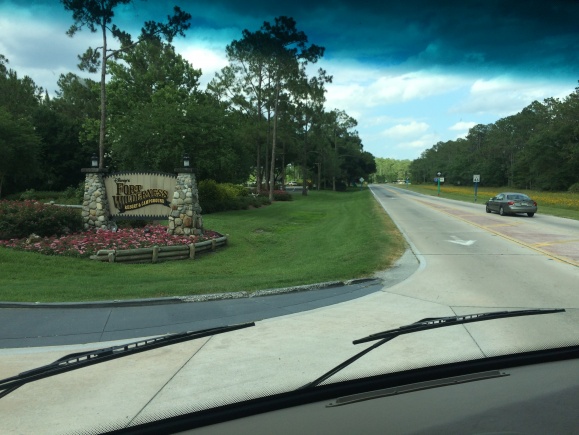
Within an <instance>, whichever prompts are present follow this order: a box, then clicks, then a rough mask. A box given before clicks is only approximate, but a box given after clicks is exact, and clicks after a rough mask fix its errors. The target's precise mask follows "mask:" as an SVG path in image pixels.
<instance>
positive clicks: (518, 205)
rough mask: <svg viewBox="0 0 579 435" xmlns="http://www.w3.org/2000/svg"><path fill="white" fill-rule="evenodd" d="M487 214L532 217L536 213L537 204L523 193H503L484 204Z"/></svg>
mask: <svg viewBox="0 0 579 435" xmlns="http://www.w3.org/2000/svg"><path fill="white" fill-rule="evenodd" d="M486 205H487V208H486V211H487V213H490V212H492V211H495V212H497V213H498V214H500V215H501V216H504V215H506V214H516V213H527V216H529V217H533V216H534V215H535V213H536V212H537V202H536V201H533V200H532V199H531V198H529V197H528V196H527V195H525V194H524V193H517V192H503V193H499V194H498V195H497V196H495V197H493V198H491V199H489V200H488V201H487V202H486Z"/></svg>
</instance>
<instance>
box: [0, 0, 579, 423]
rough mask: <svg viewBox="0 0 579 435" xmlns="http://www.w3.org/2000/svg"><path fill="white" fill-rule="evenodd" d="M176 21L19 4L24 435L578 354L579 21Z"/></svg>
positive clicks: (16, 269)
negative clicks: (456, 366)
mask: <svg viewBox="0 0 579 435" xmlns="http://www.w3.org/2000/svg"><path fill="white" fill-rule="evenodd" d="M97 3H98V4H97ZM174 3H175V4H173V3H166V2H160V1H151V0H149V1H134V2H128V1H112V0H107V1H102V2H89V1H72V0H62V1H61V2H53V1H44V0H35V1H32V2H26V3H25V2H2V3H0V23H1V25H0V41H2V42H1V43H0V133H1V134H0V415H2V419H1V420H2V423H1V425H2V431H5V432H6V433H10V434H20V433H42V432H46V431H48V432H50V433H77V432H83V431H84V432H91V431H93V432H95V433H99V432H106V431H107V430H112V429H120V428H126V427H134V426H137V425H140V424H144V423H147V422H150V421H154V420H159V419H164V418H168V417H171V416H177V415H182V414H185V413H191V412H194V413H201V411H205V410H211V409H217V408H220V407H223V406H224V405H228V404H235V403H240V402H244V401H249V400H251V399H263V398H268V397H271V396H272V395H275V394H281V393H283V394H286V393H291V392H295V391H304V390H316V389H321V388H325V387H328V386H331V385H337V384H340V383H345V382H350V381H352V380H359V379H369V378H372V377H375V376H381V375H384V374H396V373H406V372H408V373H411V372H412V370H418V369H424V368H431V367H441V366H446V365H448V364H452V363H460V362H465V361H486V360H489V359H492V358H495V357H498V356H506V355H514V354H525V353H528V352H534V351H537V352H538V351H541V350H545V349H559V348H565V347H568V346H575V345H578V344H579V312H578V311H577V307H578V306H579V293H578V292H577V277H578V272H579V269H578V267H579V236H578V235H579V178H578V177H579V175H578V174H579V155H578V154H577V151H576V150H577V148H578V147H579V144H578V143H577V138H576V134H575V133H574V132H575V124H576V120H577V117H578V116H579V111H578V109H577V108H578V107H579V105H578V104H577V101H578V98H579V91H578V90H577V88H576V85H577V78H578V77H577V67H576V66H577V60H578V59H577V53H576V50H575V47H577V44H578V43H579V33H578V32H577V31H576V23H577V18H578V17H579V6H576V5H574V4H570V3H569V2H563V1H557V0H556V1H551V2H545V3H544V4H543V3H537V4H531V5H529V4H528V2H522V1H515V2H509V4H508V5H507V4H503V2H483V3H484V4H480V5H470V4H466V3H465V2H458V1H450V2H446V3H445V4H437V5H435V4H434V3H431V2H428V1H421V0H416V1H411V2H403V3H401V4H393V3H391V2H377V1H376V2H349V1H340V2H334V3H332V2H327V3H325V2H322V3H315V4H314V3H311V2H310V3H304V2H299V1H298V2H293V3H292V4H291V5H289V4H287V5H286V4H283V3H276V2H270V3H268V4H265V3H263V2H252V1H249V2H243V3H237V2H234V1H225V0H217V1H214V2H191V1H189V2H179V1H176V2H174ZM467 3H468V2H467ZM509 201H510V202H509ZM513 201H514V203H513ZM537 310H538V311H537ZM513 312H524V313H526V315H516V316H514V315H509V316H503V315H502V314H501V313H513ZM530 313H531V314H530ZM493 314H494V315H493ZM535 314H546V315H535ZM479 316H481V317H479ZM474 318H477V319H485V320H484V321H479V320H477V321H464V320H465V319H474ZM441 319H445V320H441ZM421 321H423V323H421V324H420V325H423V324H429V325H433V324H437V325H440V324H442V323H447V325H449V324H452V327H444V328H439V327H436V328H433V329H432V328H426V329H423V330H422V329H421V330H420V332H419V333H416V334H407V333H405V332H404V333H402V331H408V329H409V328H410V329H412V328H416V327H417V322H421ZM413 325H414V326H413ZM249 326H251V327H249ZM392 331H395V335H400V336H398V337H397V338H396V339H395V340H390V339H386V338H385V337H386V336H388V337H390V336H389V335H388V334H386V335H384V333H385V332H387V333H392ZM376 334H377V335H376ZM374 339H376V340H385V341H384V342H383V343H382V341H378V342H375V341H374ZM378 343H379V344H378ZM151 345H152V346H151ZM358 355H359V357H358ZM345 362H346V363H345ZM335 368H339V369H338V370H334V369H335ZM23 380H25V381H23ZM47 428H50V429H47ZM0 432H1V431H0Z"/></svg>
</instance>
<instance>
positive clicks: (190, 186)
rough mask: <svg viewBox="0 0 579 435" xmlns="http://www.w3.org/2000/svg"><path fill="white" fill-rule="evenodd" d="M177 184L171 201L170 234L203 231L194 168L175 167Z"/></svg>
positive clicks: (187, 233)
mask: <svg viewBox="0 0 579 435" xmlns="http://www.w3.org/2000/svg"><path fill="white" fill-rule="evenodd" d="M175 171H176V172H177V185H176V187H175V193H174V194H173V199H172V201H171V213H170V215H169V226H168V228H167V232H168V233H169V234H177V235H182V234H185V235H189V234H195V235H198V234H201V233H202V232H203V218H202V217H201V206H200V205H199V192H198V190H197V182H196V180H195V174H194V173H193V170H192V169H188V168H182V169H175Z"/></svg>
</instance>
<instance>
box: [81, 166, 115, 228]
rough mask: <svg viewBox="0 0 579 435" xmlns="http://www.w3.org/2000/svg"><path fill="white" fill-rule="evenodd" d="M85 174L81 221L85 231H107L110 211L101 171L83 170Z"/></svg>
mask: <svg viewBox="0 0 579 435" xmlns="http://www.w3.org/2000/svg"><path fill="white" fill-rule="evenodd" d="M82 172H84V173H86V178H85V181H84V198H83V202H82V219H83V223H84V228H85V229H87V230H88V229H92V228H97V229H108V228H109V227H110V224H111V222H110V221H109V216H110V214H111V213H110V211H109V203H108V200H107V195H106V191H105V184H104V182H103V174H104V173H106V171H105V170H102V169H83V170H82Z"/></svg>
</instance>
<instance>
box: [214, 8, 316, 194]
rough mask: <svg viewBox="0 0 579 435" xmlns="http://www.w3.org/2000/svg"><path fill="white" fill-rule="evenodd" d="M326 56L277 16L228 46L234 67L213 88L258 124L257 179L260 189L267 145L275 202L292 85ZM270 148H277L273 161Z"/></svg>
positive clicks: (289, 21) (291, 22)
mask: <svg viewBox="0 0 579 435" xmlns="http://www.w3.org/2000/svg"><path fill="white" fill-rule="evenodd" d="M323 52H324V49H323V48H322V47H319V46H316V45H313V44H312V45H308V38H307V36H306V35H305V33H304V32H302V31H298V30H297V28H296V22H295V20H294V19H293V18H290V17H284V16H282V17H278V18H275V21H274V23H273V24H272V23H269V22H267V21H266V22H264V23H263V25H262V26H261V28H260V29H259V30H257V31H255V32H250V31H249V30H247V29H246V30H244V31H243V32H242V38H241V39H239V40H234V41H233V42H232V43H231V44H230V45H228V46H227V48H226V54H227V58H228V60H229V63H230V65H229V66H227V67H226V68H224V69H223V70H222V71H221V72H220V73H218V74H217V75H216V77H215V79H214V80H213V81H212V83H211V84H210V86H209V89H210V91H211V92H212V93H213V94H214V95H216V96H218V97H220V98H229V99H230V102H231V104H232V105H233V106H234V107H235V108H236V109H237V110H240V111H242V112H244V113H246V114H248V115H249V116H250V117H251V119H253V121H254V124H253V125H254V128H255V130H254V140H255V146H256V179H257V183H258V188H259V187H260V186H261V173H260V171H261V166H262V165H261V161H262V157H263V156H262V144H263V143H265V149H266V152H265V167H266V168H267V167H268V166H269V176H268V177H267V176H266V178H267V179H268V180H269V182H268V184H269V190H270V197H271V196H273V185H274V180H275V170H274V169H275V164H276V154H275V153H276V147H277V137H278V130H279V122H280V117H281V112H282V111H283V110H284V107H283V106H284V103H283V102H284V101H285V102H287V101H289V99H290V98H289V96H288V94H290V93H291V92H292V90H291V89H290V83H291V82H292V80H294V81H296V80H297V78H298V77H299V74H300V70H301V67H303V66H305V65H306V64H308V63H314V62H316V61H317V60H318V59H319V58H320V57H321V56H322V55H323ZM270 141H271V142H270ZM268 143H271V144H272V150H271V159H270V160H269V161H268V152H267V151H268V150H267V144H268ZM266 172H267V171H266Z"/></svg>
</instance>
